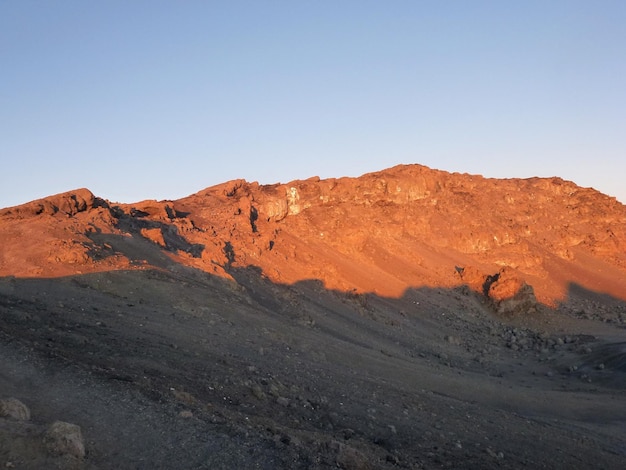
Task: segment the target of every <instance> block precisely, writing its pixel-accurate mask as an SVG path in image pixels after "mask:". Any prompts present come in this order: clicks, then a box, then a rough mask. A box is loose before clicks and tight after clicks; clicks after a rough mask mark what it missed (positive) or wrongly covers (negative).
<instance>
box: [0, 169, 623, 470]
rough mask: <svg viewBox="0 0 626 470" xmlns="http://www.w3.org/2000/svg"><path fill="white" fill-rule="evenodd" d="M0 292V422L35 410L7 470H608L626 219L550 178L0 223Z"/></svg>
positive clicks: (230, 191) (417, 180)
mask: <svg viewBox="0 0 626 470" xmlns="http://www.w3.org/2000/svg"><path fill="white" fill-rule="evenodd" d="M0 276H2V278H1V279H0V348H1V349H2V354H0V363H1V366H2V368H1V369H0V370H1V371H2V373H0V399H2V398H7V397H10V396H12V397H16V398H18V399H20V400H22V401H23V402H24V403H26V404H27V405H28V406H30V408H31V411H32V418H30V421H28V420H26V421H27V422H21V421H15V419H14V418H10V417H5V418H2V417H0V464H3V463H4V464H5V465H6V466H12V465H15V466H16V467H19V468H49V467H50V466H55V465H56V466H58V467H59V468H64V467H66V466H68V465H73V466H75V467H76V468H159V467H160V468H233V467H235V466H239V467H242V468H337V467H340V468H449V467H454V468H524V467H525V468H563V467H564V466H568V467H569V468H588V467H590V466H597V465H600V466H601V467H603V468H621V465H622V464H623V461H624V459H625V458H626V431H625V429H626V427H625V426H626V398H624V394H623V390H624V388H625V387H626V333H625V330H624V326H625V325H626V206H624V205H622V204H620V203H618V202H617V201H616V200H615V199H614V198H611V197H608V196H605V195H603V194H601V193H599V192H597V191H595V190H593V189H589V188H581V187H578V186H576V185H575V184H574V183H571V182H568V181H563V180H561V179H559V178H550V179H542V178H532V179H524V180H522V179H507V180H496V179H486V178H483V177H481V176H473V175H466V174H457V173H454V174H450V173H446V172H442V171H437V170H431V169H429V168H426V167H423V166H419V165H411V166H398V167H394V168H391V169H388V170H385V171H381V172H377V173H371V174H367V175H364V176H362V177H360V178H340V179H327V180H320V179H319V178H310V179H308V180H304V181H294V182H291V183H288V184H277V185H271V186H262V185H259V184H257V183H248V182H246V181H243V180H238V181H231V182H228V183H224V184H222V185H218V186H214V187H211V188H207V189H205V190H203V191H200V192H198V193H196V194H193V195H191V196H189V197H186V198H183V199H180V200H176V201H142V202H137V203H133V204H117V203H112V202H110V201H106V200H103V199H101V198H98V197H97V196H94V195H93V194H92V193H91V192H90V191H88V190H87V189H80V190H75V191H70V192H68V193H63V194H59V195H56V196H51V197H49V198H45V199H42V200H37V201H33V202H31V203H28V204H25V205H22V206H17V207H10V208H6V209H2V210H0ZM0 408H2V407H0ZM0 414H1V413H0ZM38 419H39V421H37V420H38ZM55 420H67V421H71V422H73V423H76V424H78V425H80V427H81V429H82V432H83V435H84V437H85V455H84V457H81V456H79V457H76V456H71V455H70V456H68V455H57V454H58V453H57V454H54V452H52V453H51V451H50V449H49V447H50V446H49V445H48V447H46V445H47V444H46V445H44V444H42V443H44V442H48V441H49V439H48V441H46V438H45V435H44V434H42V433H44V431H38V430H39V429H43V427H41V426H44V424H45V423H46V422H52V421H55ZM20 423H21V424H20ZM28 426H30V428H29V427H28ZM38 426H39V427H38ZM42 436H43V437H42ZM46 449H48V450H46ZM3 460H4V462H3ZM9 464H10V465H9Z"/></svg>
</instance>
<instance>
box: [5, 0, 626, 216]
mask: <svg viewBox="0 0 626 470" xmlns="http://www.w3.org/2000/svg"><path fill="white" fill-rule="evenodd" d="M625 25H626V1H623V0H617V1H607V0H598V1H589V0H584V1H577V0H567V1H557V0H550V1H545V0H542V1H532V0H525V1H502V0H497V1H488V2H487V1H465V0H463V1H449V0H433V1H419V0H406V1H402V0H395V1H393V0H392V1H382V0H379V1H365V0H357V1H347V0H340V1H332V0H321V1H293V0H290V1H287V0H285V1H261V0H256V1H249V2H241V1H235V0H228V1H221V2H218V1H208V0H206V1H185V2H179V1H173V0H172V1H167V2H166V1H157V0H150V1H138V0H137V1H127V0H124V1H113V0H107V1H99V2H97V1H84V0H80V1H64V0H55V1H52V0H49V1H35V0H0V163H1V171H0V207H6V206H11V205H15V204H19V203H22V202H26V201H29V200H32V199H35V198H38V197H43V196H46V195H50V194H54V193H58V192H62V191H66V190H69V189H74V188H77V187H88V188H89V189H91V190H92V191H93V192H94V193H95V194H97V195H98V196H101V197H104V198H106V199H110V200H112V201H118V202H135V201H138V200H141V199H149V198H151V199H175V198H179V197H182V196H185V195H188V194H191V193H193V192H196V191H198V190H200V189H203V188H205V187H207V186H211V185H214V184H217V183H221V182H224V181H227V180H230V179H234V178H245V179H247V180H249V181H259V182H260V183H275V182H278V181H280V182H288V181H290V180H293V179H304V178H308V177H310V176H315V175H318V176H321V177H323V178H325V177H340V176H358V175H361V174H363V173H366V172H371V171H376V170H381V169H384V168H387V167H390V166H393V165H396V164H399V163H420V164H424V165H427V166H430V167H432V168H438V169H442V170H447V171H458V172H467V173H475V174H482V175H484V176H489V177H530V176H554V175H556V176H561V177H563V178H565V179H568V180H573V181H574V182H576V183H578V184H580V185H582V186H592V187H594V188H596V189H598V190H600V191H602V192H604V193H608V194H610V195H612V196H616V197H618V199H619V200H621V201H622V202H625V203H626V183H625V179H626V27H625Z"/></svg>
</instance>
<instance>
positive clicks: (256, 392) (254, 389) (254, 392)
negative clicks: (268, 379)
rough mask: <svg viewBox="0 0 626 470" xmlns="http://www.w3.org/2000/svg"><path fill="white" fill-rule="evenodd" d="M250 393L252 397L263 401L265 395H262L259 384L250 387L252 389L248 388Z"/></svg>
mask: <svg viewBox="0 0 626 470" xmlns="http://www.w3.org/2000/svg"><path fill="white" fill-rule="evenodd" d="M250 391H251V392H252V395H254V396H255V397H256V398H258V399H259V400H264V399H265V393H263V390H262V389H261V386H260V385H259V384H254V385H252V387H250Z"/></svg>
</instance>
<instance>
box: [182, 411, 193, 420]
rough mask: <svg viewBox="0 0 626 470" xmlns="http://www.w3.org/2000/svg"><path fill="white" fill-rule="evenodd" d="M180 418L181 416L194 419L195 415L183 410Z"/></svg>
mask: <svg viewBox="0 0 626 470" xmlns="http://www.w3.org/2000/svg"><path fill="white" fill-rule="evenodd" d="M178 416H180V417H181V418H185V419H188V418H193V413H192V412H191V411H189V410H183V411H181V412H180V413H178Z"/></svg>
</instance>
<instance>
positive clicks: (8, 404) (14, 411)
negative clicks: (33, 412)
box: [0, 398, 30, 421]
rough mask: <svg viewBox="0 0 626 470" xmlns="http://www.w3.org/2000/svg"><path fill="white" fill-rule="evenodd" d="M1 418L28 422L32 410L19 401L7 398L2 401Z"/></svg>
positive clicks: (0, 407)
mask: <svg viewBox="0 0 626 470" xmlns="http://www.w3.org/2000/svg"><path fill="white" fill-rule="evenodd" d="M0 417H4V418H12V419H16V420H18V421H28V420H29V419H30V410H29V409H28V407H27V406H26V405H25V404H24V403H22V402H21V401H19V400H18V399H16V398H7V399H5V400H0Z"/></svg>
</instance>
